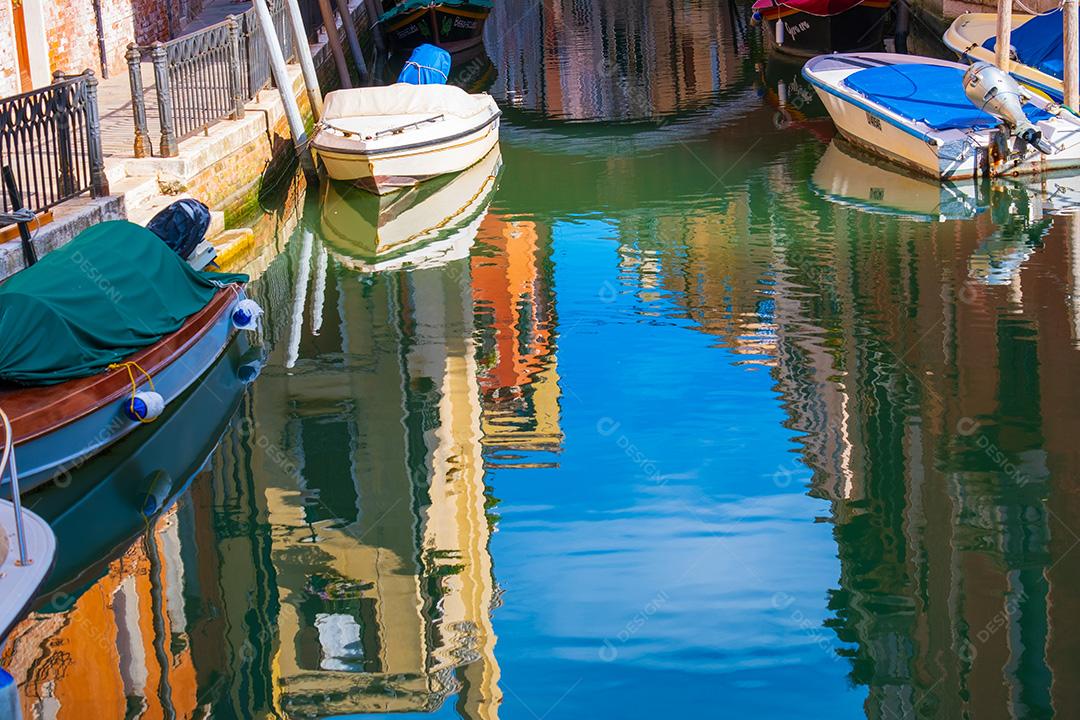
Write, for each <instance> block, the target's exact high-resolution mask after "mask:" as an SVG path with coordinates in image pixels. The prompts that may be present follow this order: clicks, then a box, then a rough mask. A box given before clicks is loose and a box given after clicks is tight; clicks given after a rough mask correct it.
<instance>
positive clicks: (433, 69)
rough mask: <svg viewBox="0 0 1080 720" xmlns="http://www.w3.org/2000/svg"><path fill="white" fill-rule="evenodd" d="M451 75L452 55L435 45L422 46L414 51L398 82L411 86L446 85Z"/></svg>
mask: <svg viewBox="0 0 1080 720" xmlns="http://www.w3.org/2000/svg"><path fill="white" fill-rule="evenodd" d="M449 75H450V53H448V52H446V51H445V50H443V49H442V48H441V47H435V46H434V45H421V46H420V47H418V48H416V49H415V50H413V53H412V56H411V57H410V58H409V61H408V62H406V63H405V67H404V69H402V71H401V74H400V75H398V79H397V81H398V82H399V83H409V84H411V85H445V84H446V78H447V77H448V76H449Z"/></svg>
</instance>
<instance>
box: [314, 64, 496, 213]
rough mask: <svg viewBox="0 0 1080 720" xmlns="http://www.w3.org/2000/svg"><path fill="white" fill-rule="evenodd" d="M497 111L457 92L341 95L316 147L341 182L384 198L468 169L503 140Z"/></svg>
mask: <svg viewBox="0 0 1080 720" xmlns="http://www.w3.org/2000/svg"><path fill="white" fill-rule="evenodd" d="M500 115H501V112H500V111H499V107H498V105H496V104H495V101H494V100H493V99H492V98H491V96H490V95H487V94H478V95H470V94H469V93H467V92H465V91H464V90H462V89H461V88H458V87H454V86H452V85H411V84H408V83H396V84H394V85H388V86H386V87H371V88H354V89H351V90H337V91H335V92H332V93H330V94H328V95H327V96H326V105H325V107H324V112H323V117H322V119H321V121H320V123H319V128H318V131H317V133H316V135H315V138H314V140H313V141H312V148H313V149H314V151H315V154H316V155H317V157H318V158H319V159H320V160H321V161H322V164H323V165H324V166H325V167H326V172H327V174H328V175H329V176H330V177H331V178H333V179H334V180H345V181H350V182H355V183H357V184H359V185H360V186H361V187H363V188H364V189H365V190H369V191H371V192H374V193H376V194H379V195H384V194H387V193H390V192H393V191H395V190H399V189H401V188H404V187H411V186H413V185H416V184H418V183H420V182H422V181H424V180H427V179H429V178H433V177H437V176H439V175H445V174H447V173H455V172H460V171H461V170H464V169H465V168H467V167H470V166H472V165H474V164H476V163H477V162H479V161H480V159H481V158H483V157H484V156H485V155H487V154H488V152H489V151H490V150H491V149H492V148H493V147H494V146H495V143H497V142H498V140H499V116H500Z"/></svg>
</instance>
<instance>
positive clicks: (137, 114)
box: [125, 43, 151, 158]
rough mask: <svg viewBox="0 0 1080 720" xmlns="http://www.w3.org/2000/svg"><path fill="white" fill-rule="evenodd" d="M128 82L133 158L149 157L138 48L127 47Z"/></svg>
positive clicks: (144, 99) (136, 46)
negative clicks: (133, 147) (132, 124)
mask: <svg viewBox="0 0 1080 720" xmlns="http://www.w3.org/2000/svg"><path fill="white" fill-rule="evenodd" d="M125 57H126V58H127V64H128V80H129V81H130V83H131V113H132V115H134V119H135V157H137V158H141V157H146V156H148V155H150V153H151V146H150V129H149V127H148V126H147V124H146V98H145V97H144V95H145V91H144V90H143V81H142V53H140V52H139V46H138V45H136V44H135V43H129V44H128V46H127V55H126V56H125Z"/></svg>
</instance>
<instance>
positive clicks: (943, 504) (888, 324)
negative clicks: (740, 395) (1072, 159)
mask: <svg viewBox="0 0 1080 720" xmlns="http://www.w3.org/2000/svg"><path fill="white" fill-rule="evenodd" d="M769 172H771V173H772V174H773V177H772V181H771V182H770V184H769V189H768V190H767V191H766V192H764V193H762V194H760V195H757V194H756V195H755V196H754V197H747V198H746V201H745V203H737V204H736V203H732V207H733V208H737V209H736V210H732V211H731V212H729V214H728V216H727V217H726V218H725V217H724V216H722V215H721V216H717V217H714V218H712V220H711V222H714V223H719V224H718V225H716V226H714V227H710V228H704V229H703V228H696V227H695V223H688V224H685V225H684V230H683V232H681V233H679V232H672V231H670V230H667V231H665V230H664V229H663V228H662V225H663V223H662V221H661V222H660V223H659V224H657V226H656V227H655V228H654V229H653V230H652V233H649V232H638V233H625V232H624V233H623V234H622V237H623V238H624V240H625V239H626V238H630V239H631V242H630V243H627V244H625V245H624V246H623V247H622V249H621V256H622V258H623V263H624V272H628V273H630V277H629V278H627V279H626V284H627V286H631V287H638V288H647V287H650V286H652V287H660V288H662V289H663V290H664V297H666V298H674V299H676V300H677V301H678V302H679V303H680V305H681V306H682V307H683V308H684V309H685V311H686V312H687V313H688V314H689V316H690V317H692V318H693V319H694V320H695V321H696V322H697V324H698V327H699V328H700V329H701V330H702V331H705V332H708V333H711V334H715V335H717V336H718V337H719V338H720V341H721V343H722V344H724V345H725V346H728V347H732V348H735V349H736V350H739V351H745V352H748V353H749V354H751V355H752V356H754V357H755V358H757V360H756V361H757V362H761V363H764V364H766V365H769V366H771V368H772V372H773V376H774V377H775V379H776V381H777V388H778V390H779V391H780V393H781V394H782V397H783V398H784V401H785V406H786V408H787V412H788V415H789V424H790V427H792V428H793V429H795V430H797V431H799V432H800V444H801V447H802V449H801V455H802V457H803V458H804V460H805V462H806V463H807V464H808V465H809V466H810V467H811V468H812V469H813V471H814V477H813V481H812V484H811V488H810V492H811V493H812V494H814V495H816V496H819V497H822V498H825V499H827V500H829V502H830V503H831V506H832V519H833V522H834V524H835V537H836V541H837V547H838V554H839V557H840V560H841V576H840V578H839V582H838V586H837V587H836V588H835V589H833V590H832V591H831V592H830V607H831V609H832V611H833V613H834V614H835V617H834V619H833V620H832V621H831V622H830V623H829V625H830V626H831V627H832V628H833V630H834V631H835V632H836V634H837V636H838V638H839V639H840V640H841V641H843V642H844V643H851V644H852V645H853V646H854V651H849V650H847V649H846V648H845V649H844V650H841V651H840V652H841V653H842V654H850V662H851V668H852V670H851V678H852V680H853V681H855V682H856V683H858V684H860V685H865V686H867V687H868V688H869V697H868V699H867V702H866V706H865V708H866V712H867V716H868V717H870V718H883V719H887V718H896V717H966V716H972V717H995V716H998V715H1000V714H1002V713H1004V712H1006V710H1005V709H1007V712H1008V713H1011V714H1012V715H1013V716H1017V717H1047V716H1050V715H1053V714H1055V713H1056V714H1058V715H1060V716H1063V717H1069V716H1073V715H1075V714H1077V713H1078V712H1080V696H1078V694H1077V692H1076V690H1075V689H1074V688H1073V686H1072V684H1071V683H1069V682H1068V681H1067V680H1066V678H1067V677H1069V676H1071V674H1072V672H1074V670H1075V663H1076V660H1075V658H1076V657H1077V656H1076V640H1075V633H1073V632H1071V630H1070V627H1071V619H1072V617H1073V615H1074V614H1075V613H1074V610H1075V608H1074V605H1073V602H1072V600H1071V598H1073V597H1075V596H1076V593H1075V592H1074V590H1075V587H1074V586H1075V585H1076V580H1075V578H1076V577H1080V555H1075V554H1073V553H1072V551H1073V549H1074V548H1075V546H1076V545H1077V544H1080V535H1078V534H1077V530H1080V522H1078V521H1080V506H1078V505H1077V503H1076V502H1075V500H1074V499H1073V496H1074V495H1075V493H1073V492H1072V491H1071V490H1070V488H1069V483H1070V482H1071V478H1072V477H1074V476H1075V475H1076V474H1077V472H1078V468H1077V464H1078V456H1077V453H1076V450H1075V440H1074V436H1075V433H1076V429H1077V427H1078V425H1080V415H1078V410H1077V408H1080V402H1078V400H1080V398H1078V397H1075V396H1076V394H1077V393H1076V392H1074V391H1073V389H1072V384H1071V383H1068V382H1065V379H1066V378H1069V377H1072V376H1073V375H1074V374H1075V373H1076V371H1077V368H1076V367H1075V366H1076V365H1077V364H1078V363H1080V352H1078V350H1080V306H1078V305H1077V302H1076V300H1075V293H1076V291H1077V289H1078V288H1080V218H1077V217H1076V216H1057V217H1051V216H1048V215H1043V214H1042V212H1041V211H1040V210H1039V208H1040V207H1052V206H1057V207H1062V208H1071V207H1073V206H1074V204H1073V203H1072V201H1071V200H1070V198H1075V197H1080V195H1077V194H1076V193H1075V192H1073V191H1072V190H1071V189H1070V188H1069V187H1068V186H1065V185H1062V184H1061V183H1062V182H1064V181H1056V182H1053V181H1052V182H1049V183H1046V184H1045V185H1044V186H1043V187H1039V186H1034V187H1033V188H1031V189H1022V188H1020V187H1012V188H996V189H994V191H993V196H992V197H991V198H990V204H991V205H992V209H991V211H990V212H988V213H984V214H982V215H977V217H976V219H974V220H972V221H969V222H957V221H952V220H948V221H942V222H933V223H927V222H917V223H916V222H903V223H899V224H897V223H896V222H895V221H890V220H889V218H888V217H887V212H883V211H882V210H881V208H880V207H875V208H872V209H871V210H870V212H869V213H868V212H865V211H863V210H860V209H857V208H856V207H853V206H852V203H850V202H830V203H828V204H822V203H819V202H813V201H811V200H810V198H809V197H808V193H810V192H812V191H811V190H809V189H808V188H807V187H806V184H805V181H800V180H799V178H802V177H806V173H804V172H802V171H798V170H797V171H796V172H794V173H792V174H791V175H790V176H789V175H788V174H787V173H786V172H784V171H782V170H771V171H769ZM792 176H793V177H792ZM789 177H790V178H791V179H787V178H789ZM934 201H935V203H936V202H937V200H936V195H935V198H934ZM935 207H936V208H940V205H935ZM743 209H745V211H746V213H747V215H746V216H742V217H740V214H741V212H742V210H743ZM904 212H905V213H907V214H910V212H911V209H910V208H905V209H904ZM938 212H939V210H938V209H935V210H933V214H934V216H935V219H936V215H937V213H938ZM781 219H782V220H781ZM995 221H997V222H995ZM808 227H813V228H817V230H816V231H814V232H806V231H800V232H795V231H794V230H795V229H796V228H800V229H801V228H808ZM699 230H701V231H700V232H699ZM653 233H654V234H653ZM649 237H656V238H659V237H664V238H665V239H666V241H665V242H664V243H659V242H657V243H654V245H653V249H652V252H651V253H650V252H648V243H649V240H648V238H649ZM634 238H636V241H634ZM718 238H730V239H729V240H725V241H718ZM738 238H742V239H745V240H743V241H739V240H737V239H738ZM643 246H644V249H643ZM1053 479H1056V481H1053Z"/></svg>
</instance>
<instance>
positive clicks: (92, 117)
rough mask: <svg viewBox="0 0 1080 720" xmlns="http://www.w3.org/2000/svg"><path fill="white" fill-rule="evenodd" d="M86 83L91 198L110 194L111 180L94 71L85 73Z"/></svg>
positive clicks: (87, 144) (87, 142)
mask: <svg viewBox="0 0 1080 720" xmlns="http://www.w3.org/2000/svg"><path fill="white" fill-rule="evenodd" d="M83 77H84V78H85V81H84V82H85V83H86V150H87V152H89V153H90V196H91V197H96V198H97V197H105V196H106V195H108V194H109V179H108V178H107V177H105V153H104V152H103V151H102V148H101V113H100V112H99V110H98V79H97V77H96V76H95V75H94V71H93V70H90V69H87V70H86V71H85V72H84V73H83Z"/></svg>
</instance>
